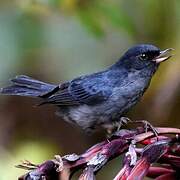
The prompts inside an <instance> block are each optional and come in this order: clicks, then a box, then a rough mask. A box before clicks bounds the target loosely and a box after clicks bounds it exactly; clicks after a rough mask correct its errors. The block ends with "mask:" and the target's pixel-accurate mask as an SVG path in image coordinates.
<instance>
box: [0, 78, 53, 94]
mask: <svg viewBox="0 0 180 180" xmlns="http://www.w3.org/2000/svg"><path fill="white" fill-rule="evenodd" d="M11 82H12V85H11V86H8V87H5V88H1V89H0V94H5V95H18V96H29V97H43V96H44V95H46V94H48V93H49V92H51V91H53V90H54V89H55V88H56V86H55V85H53V84H48V83H44V82H42V81H38V80H35V79H32V78H30V77H28V76H24V75H19V76H16V77H15V78H13V79H11Z"/></svg>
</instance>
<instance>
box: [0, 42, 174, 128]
mask: <svg viewBox="0 0 180 180" xmlns="http://www.w3.org/2000/svg"><path fill="white" fill-rule="evenodd" d="M171 50H172V48H169V49H166V50H163V51H161V50H160V49H159V48H157V47H156V46H154V45H148V44H141V45H136V46H134V47H132V48H130V49H129V50H128V51H127V52H126V53H125V54H124V55H123V56H122V57H121V58H120V59H119V60H118V61H117V62H116V63H115V64H113V65H112V66H110V67H108V68H107V69H106V70H103V71H101V72H97V73H94V74H90V75H84V76H80V77H78V78H75V79H73V80H71V81H67V82H64V83H61V84H59V85H54V84H49V83H44V82H41V81H38V80H35V79H33V78H31V77H28V76H24V75H20V76H16V77H15V78H13V79H11V82H12V85H10V86H8V87H5V88H2V89H1V94H6V95H18V96H30V97H39V98H42V100H43V101H42V103H41V104H54V105H56V106H58V112H57V114H58V115H59V116H60V117H61V118H62V119H64V120H65V121H67V122H70V123H73V124H75V125H78V126H80V127H81V128H83V129H84V130H86V131H91V130H94V129H97V128H99V127H106V125H109V124H113V123H114V122H120V121H121V117H122V116H124V115H125V113H126V112H128V111H129V110H130V109H131V108H132V107H133V106H134V105H135V104H136V103H137V102H138V101H139V100H140V98H141V97H142V95H143V94H144V92H145V91H146V89H147V88H148V86H149V84H150V81H151V78H152V77H153V75H154V73H155V72H156V71H157V69H158V67H159V64H160V63H161V62H163V61H165V60H167V59H169V58H170V57H171Z"/></svg>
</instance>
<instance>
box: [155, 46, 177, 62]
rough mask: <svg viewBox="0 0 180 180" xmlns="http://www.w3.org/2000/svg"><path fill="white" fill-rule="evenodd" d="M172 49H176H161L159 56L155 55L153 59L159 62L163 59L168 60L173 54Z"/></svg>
mask: <svg viewBox="0 0 180 180" xmlns="http://www.w3.org/2000/svg"><path fill="white" fill-rule="evenodd" d="M172 50H174V49H173V48H169V49H165V50H163V51H160V54H159V56H157V57H155V58H154V59H153V61H155V62H156V63H157V64H159V63H161V62H163V61H166V60H168V59H169V58H170V57H171V56H172V54H171V52H172Z"/></svg>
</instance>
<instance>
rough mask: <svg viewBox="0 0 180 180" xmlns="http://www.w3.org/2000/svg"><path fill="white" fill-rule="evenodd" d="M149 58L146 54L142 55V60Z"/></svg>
mask: <svg viewBox="0 0 180 180" xmlns="http://www.w3.org/2000/svg"><path fill="white" fill-rule="evenodd" d="M147 58H148V56H147V55H146V54H145V53H143V54H141V55H140V59H141V60H146V59H147Z"/></svg>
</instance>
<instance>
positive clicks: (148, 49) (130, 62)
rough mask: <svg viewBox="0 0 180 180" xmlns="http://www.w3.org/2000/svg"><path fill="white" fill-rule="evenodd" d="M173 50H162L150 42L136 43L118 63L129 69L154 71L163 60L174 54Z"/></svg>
mask: <svg viewBox="0 0 180 180" xmlns="http://www.w3.org/2000/svg"><path fill="white" fill-rule="evenodd" d="M172 50H173V49H172V48H169V49H165V50H160V49H159V48H158V47H156V46H154V45H149V44H141V45H136V46H134V47H132V48H130V49H129V50H128V51H127V52H126V53H125V54H124V55H123V56H122V58H121V59H120V61H119V62H118V65H120V66H123V67H125V68H126V69H128V70H143V69H144V70H145V69H149V70H152V71H153V72H154V71H155V70H156V69H157V67H158V66H159V64H160V63H161V62H164V61H166V60H167V59H169V58H170V57H171V56H172V54H171V51H172Z"/></svg>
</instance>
